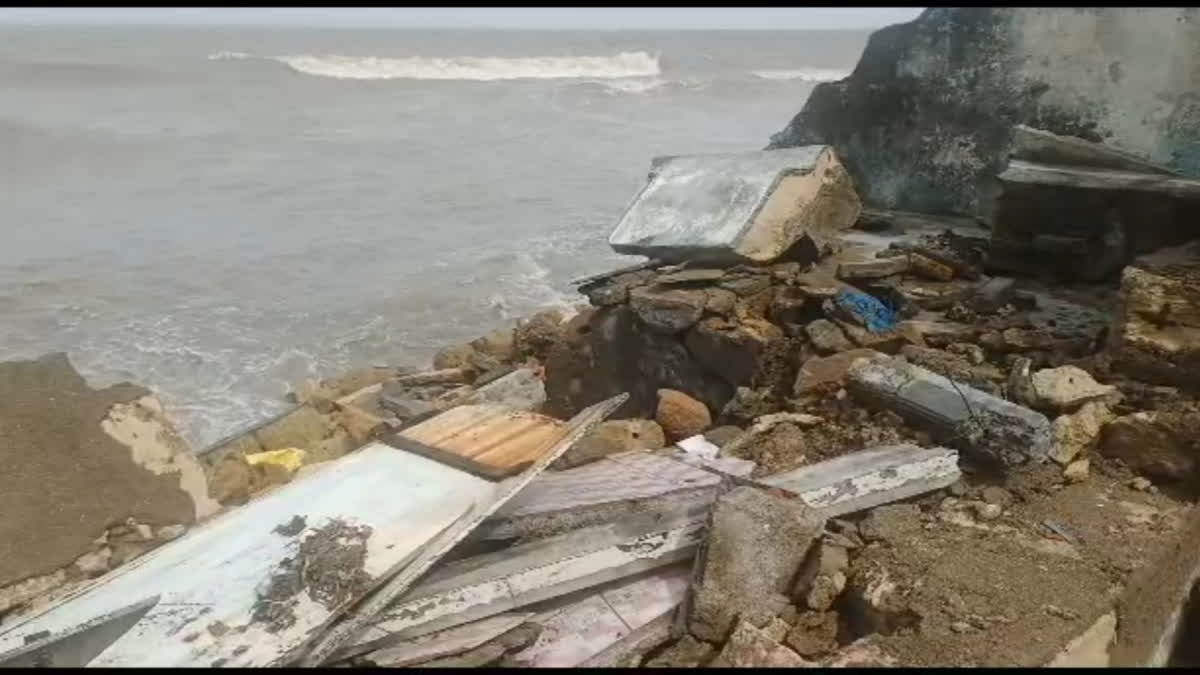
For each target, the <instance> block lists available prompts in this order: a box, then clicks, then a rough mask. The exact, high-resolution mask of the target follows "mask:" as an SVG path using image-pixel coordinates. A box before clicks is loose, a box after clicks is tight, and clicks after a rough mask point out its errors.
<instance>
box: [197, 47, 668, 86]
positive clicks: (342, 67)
mask: <svg viewBox="0 0 1200 675" xmlns="http://www.w3.org/2000/svg"><path fill="white" fill-rule="evenodd" d="M208 58H209V59H210V60H214V61H222V60H241V59H254V58H264V59H268V60H271V61H278V62H279V63H283V64H285V65H287V66H288V67H289V68H291V69H292V70H295V71H296V72H299V73H304V74H306V75H314V76H317V77H331V78H335V79H344V80H475V81H480V82H487V81H492V80H520V79H574V78H591V79H605V80H612V79H622V78H634V77H655V76H657V75H659V74H660V72H661V69H660V66H659V57H658V56H657V55H652V54H649V53H647V52H642V51H637V52H620V53H618V54H616V55H615V56H525V57H515V58H501V57H492V56H455V57H449V58H435V57H425V56H410V57H403V58H384V57H375V56H342V55H338V54H327V55H318V56H311V55H298V56H263V57H259V56H255V55H252V54H246V53H243V52H228V51H225V52H217V53H215V54H211V55H209V57H208Z"/></svg>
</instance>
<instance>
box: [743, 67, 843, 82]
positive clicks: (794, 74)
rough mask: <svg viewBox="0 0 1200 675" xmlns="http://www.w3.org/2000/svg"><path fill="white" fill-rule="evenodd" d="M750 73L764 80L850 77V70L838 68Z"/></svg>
mask: <svg viewBox="0 0 1200 675" xmlns="http://www.w3.org/2000/svg"><path fill="white" fill-rule="evenodd" d="M750 74H751V75H753V76H755V77H757V78H759V79H763V80H803V81H805V82H833V81H835V80H841V79H844V78H846V77H849V75H850V71H847V70H838V69H836V68H796V69H792V70H774V69H767V70H752V71H750Z"/></svg>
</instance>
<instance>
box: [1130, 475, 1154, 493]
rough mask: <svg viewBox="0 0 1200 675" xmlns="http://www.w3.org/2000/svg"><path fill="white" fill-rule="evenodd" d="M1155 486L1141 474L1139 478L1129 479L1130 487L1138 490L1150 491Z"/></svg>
mask: <svg viewBox="0 0 1200 675" xmlns="http://www.w3.org/2000/svg"><path fill="white" fill-rule="evenodd" d="M1153 486H1154V484H1153V483H1151V482H1150V481H1148V480H1146V479H1145V478H1142V477H1141V476H1138V477H1137V478H1134V479H1133V480H1131V481H1129V487H1131V488H1133V489H1134V490H1137V491H1138V492H1149V491H1150V488H1151V487H1153Z"/></svg>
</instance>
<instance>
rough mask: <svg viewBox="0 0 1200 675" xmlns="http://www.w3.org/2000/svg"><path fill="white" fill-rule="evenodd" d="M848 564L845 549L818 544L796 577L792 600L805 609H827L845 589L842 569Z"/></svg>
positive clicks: (847, 554) (847, 552)
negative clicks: (804, 606)
mask: <svg viewBox="0 0 1200 675" xmlns="http://www.w3.org/2000/svg"><path fill="white" fill-rule="evenodd" d="M849 565H850V553H849V551H847V550H846V549H845V548H843V547H841V546H833V545H830V544H827V543H824V541H821V542H818V543H817V544H815V545H814V546H813V548H812V550H811V551H810V552H809V554H808V557H807V558H806V559H805V560H804V565H803V566H801V568H800V572H799V573H798V574H797V575H796V581H795V586H794V587H793V589H792V597H793V598H796V599H797V601H798V602H803V603H804V604H807V606H808V607H809V609H814V610H817V611H824V610H826V609H829V607H830V606H832V605H833V601H834V599H836V598H837V595H838V594H839V593H841V592H842V589H843V588H845V587H846V568H847V567H848V566H849Z"/></svg>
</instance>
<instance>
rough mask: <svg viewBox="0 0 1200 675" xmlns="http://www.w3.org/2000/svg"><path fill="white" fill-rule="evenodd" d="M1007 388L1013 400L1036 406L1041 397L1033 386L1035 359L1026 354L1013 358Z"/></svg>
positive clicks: (1006, 383) (1024, 404)
mask: <svg viewBox="0 0 1200 675" xmlns="http://www.w3.org/2000/svg"><path fill="white" fill-rule="evenodd" d="M1005 388H1006V389H1007V390H1008V397H1009V399H1011V400H1012V401H1014V402H1016V403H1020V404H1021V405H1023V406H1028V407H1031V408H1032V407H1036V406H1037V405H1038V402H1039V401H1040V399H1039V398H1038V395H1037V390H1036V389H1034V387H1033V361H1032V360H1030V359H1029V358H1027V357H1024V356H1018V357H1015V358H1013V360H1012V366H1011V367H1010V368H1009V371H1008V379H1007V381H1006V382H1005Z"/></svg>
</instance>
